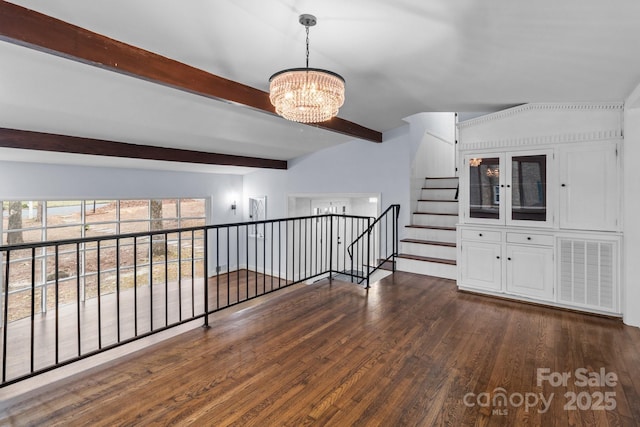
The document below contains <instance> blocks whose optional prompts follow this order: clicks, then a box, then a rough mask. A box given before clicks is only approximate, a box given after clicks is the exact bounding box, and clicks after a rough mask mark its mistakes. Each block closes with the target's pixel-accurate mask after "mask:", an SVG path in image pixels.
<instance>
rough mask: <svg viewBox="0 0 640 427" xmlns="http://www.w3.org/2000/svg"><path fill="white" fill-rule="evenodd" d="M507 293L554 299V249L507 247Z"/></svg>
mask: <svg viewBox="0 0 640 427" xmlns="http://www.w3.org/2000/svg"><path fill="white" fill-rule="evenodd" d="M506 262H507V283H506V287H507V292H508V293H510V294H516V295H523V296H529V297H534V298H540V299H545V300H552V299H553V271H554V264H553V248H549V247H540V246H519V245H508V246H507V259H506Z"/></svg>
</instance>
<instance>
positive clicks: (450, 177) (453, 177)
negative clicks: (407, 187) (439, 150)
mask: <svg viewBox="0 0 640 427" xmlns="http://www.w3.org/2000/svg"><path fill="white" fill-rule="evenodd" d="M424 179H458V177H457V176H426V177H425V178H424Z"/></svg>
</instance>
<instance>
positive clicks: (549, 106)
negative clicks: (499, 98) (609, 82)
mask: <svg viewBox="0 0 640 427" xmlns="http://www.w3.org/2000/svg"><path fill="white" fill-rule="evenodd" d="M623 108H624V102H600V103H593V102H584V103H581V102H576V103H532V104H523V105H519V106H517V107H513V108H508V109H506V110H502V111H498V112H496V113H492V114H487V115H486V116H481V117H476V118H475V119H470V120H465V121H464V122H459V123H458V129H464V128H468V127H472V126H477V125H480V124H484V123H488V122H493V121H497V120H502V119H506V118H510V117H512V116H515V115H518V114H521V113H523V112H525V111H534V110H538V111H539V110H547V111H569V110H581V111H587V110H614V111H620V112H622V111H623Z"/></svg>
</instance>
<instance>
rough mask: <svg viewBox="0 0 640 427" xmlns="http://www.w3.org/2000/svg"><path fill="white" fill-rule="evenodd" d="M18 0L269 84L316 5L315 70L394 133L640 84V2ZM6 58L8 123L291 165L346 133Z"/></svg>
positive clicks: (40, 59) (24, 51)
mask: <svg viewBox="0 0 640 427" xmlns="http://www.w3.org/2000/svg"><path fill="white" fill-rule="evenodd" d="M13 3H16V4H19V5H22V6H25V7H28V8H31V9H35V10H37V11H39V12H42V13H45V14H47V15H50V16H53V17H56V18H58V19H61V20H64V21H67V22H70V23H72V24H75V25H78V26H81V27H84V28H87V29H89V30H92V31H95V32H97V33H100V34H103V35H106V36H109V37H112V38H114V39H117V40H120V41H123V42H125V43H129V44H131V45H134V46H137V47H140V48H143V49H147V50H150V51H153V52H156V53H159V54H161V55H164V56H167V57H169V58H172V59H175V60H178V61H181V62H184V63H187V64H189V65H193V66H195V67H198V68H201V69H203V70H206V71H208V72H211V73H213V74H216V75H219V76H222V77H225V78H228V79H231V80H234V81H237V82H240V83H243V84H246V85H249V86H252V87H255V88H258V89H261V90H264V91H268V78H269V76H271V74H273V73H274V72H276V71H279V70H281V69H284V68H291V67H299V66H304V53H305V52H304V51H305V45H304V38H305V34H304V27H302V26H301V25H300V24H299V23H298V21H297V20H298V15H299V14H301V13H311V14H314V15H316V16H317V18H318V25H317V26H315V27H313V28H311V30H310V39H311V46H310V47H311V52H310V66H312V67H317V68H326V69H329V70H332V71H334V72H337V73H339V74H341V75H342V76H344V77H345V80H346V84H347V94H346V98H347V100H346V102H345V105H344V106H343V108H341V110H340V114H339V116H340V117H342V118H344V119H346V120H350V121H352V122H355V123H358V124H361V125H363V126H366V127H369V128H372V129H375V130H378V131H382V132H384V131H387V130H390V129H393V128H396V127H398V126H401V125H402V124H403V121H402V119H403V118H404V117H407V116H410V115H413V114H416V113H419V112H429V111H458V112H473V111H486V112H488V111H496V110H499V109H502V108H504V107H507V106H511V105H516V104H522V103H527V102H556V101H557V102H566V101H622V100H624V99H625V98H626V97H627V95H629V94H630V92H631V91H632V90H633V88H634V87H635V86H636V85H637V84H639V83H640V55H638V54H637V43H638V40H640V2H639V1H637V0H607V1H602V0H560V1H559V0H538V1H524V0H490V1H477V0H430V1H424V0H394V1H388V0H366V1H365V0H349V1H345V0H323V1H312V0H278V1H276V0H271V1H266V0H228V1H222V0H190V1H183V2H179V1H168V0H136V1H130V0H112V1H86V0H58V1H51V0H17V1H13ZM0 58H1V62H2V65H1V67H0V127H10V128H17V129H28V130H38V131H45V132H53V133H62V134H67V135H76V136H86V137H91V138H99V139H107V140H113V141H122V142H131V143H137V144H149V145H158V146H166V147H177V148H185V149H193V150H202V151H211V152H218V153H226V154H236V155H245V156H253V157H264V158H271V159H281V160H289V159H293V158H295V157H298V156H301V155H304V154H307V153H310V152H313V151H316V150H320V149H323V148H326V147H329V146H332V145H335V144H340V143H343V142H345V141H348V140H349V138H348V137H345V136H343V135H339V134H336V133H333V132H329V131H325V130H319V129H316V128H313V127H309V126H303V125H299V124H294V123H291V122H287V121H284V120H282V119H280V118H277V117H274V116H271V115H269V114H266V113H261V112H257V111H253V110H250V109H247V108H242V107H239V106H236V105H230V104H227V103H223V102H219V101H215V100H211V99H206V98H203V97H199V96H196V95H192V94H187V93H184V92H180V91H178V90H174V89H169V88H166V87H163V86H159V85H154V84H152V83H148V82H145V81H142V80H136V79H134V78H132V77H127V76H124V75H120V74H116V73H113V72H109V71H105V70H101V69H98V68H93V67H91V66H88V65H83V64H80V63H76V62H73V61H70V60H66V59H62V58H59V57H55V56H52V55H48V54H45V53H41V52H36V51H33V50H30V49H28V48H24V47H20V46H15V45H11V44H8V43H6V42H0ZM3 153H5V152H0V158H3V156H4V154H3ZM27 154H28V153H27ZM36 156H37V157H42V156H43V154H42V153H39V154H38V153H36ZM16 157H20V156H19V155H17V154H16V155H14V158H16ZM27 157H28V156H27ZM72 157H73V158H76V157H77V159H78V160H77V161H78V162H82V161H83V160H82V159H83V156H75V157H74V156H72ZM31 160H33V159H31ZM70 161H71V160H70ZM97 161H98V163H99V161H100V160H99V159H98V160H97ZM72 162H73V161H72ZM154 164H155V163H154ZM158 167H162V168H164V167H166V165H165V166H162V163H161V162H158ZM210 170H213V169H210Z"/></svg>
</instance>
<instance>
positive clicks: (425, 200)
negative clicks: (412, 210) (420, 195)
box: [418, 199, 458, 203]
mask: <svg viewBox="0 0 640 427" xmlns="http://www.w3.org/2000/svg"><path fill="white" fill-rule="evenodd" d="M418 201H419V202H445V203H446V202H454V203H458V201H457V200H455V199H451V200H449V199H447V200H438V199H418Z"/></svg>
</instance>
